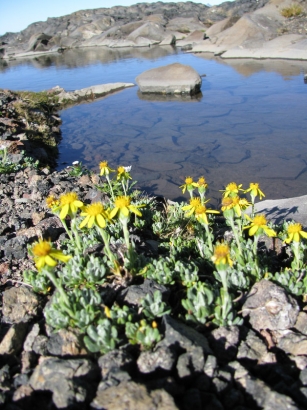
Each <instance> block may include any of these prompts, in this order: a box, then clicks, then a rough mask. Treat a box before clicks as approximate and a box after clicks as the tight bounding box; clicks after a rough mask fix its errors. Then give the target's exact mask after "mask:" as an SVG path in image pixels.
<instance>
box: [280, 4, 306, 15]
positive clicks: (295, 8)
mask: <svg viewBox="0 0 307 410" xmlns="http://www.w3.org/2000/svg"><path fill="white" fill-rule="evenodd" d="M302 12H303V9H302V7H301V6H300V5H299V4H291V6H289V7H285V8H283V9H282V10H281V15H282V16H283V17H286V18H290V17H296V16H299V15H301V14H302Z"/></svg>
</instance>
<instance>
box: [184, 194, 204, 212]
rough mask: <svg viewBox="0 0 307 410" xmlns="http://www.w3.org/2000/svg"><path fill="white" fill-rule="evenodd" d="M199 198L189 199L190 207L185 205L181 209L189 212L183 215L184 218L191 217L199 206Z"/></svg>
mask: <svg viewBox="0 0 307 410" xmlns="http://www.w3.org/2000/svg"><path fill="white" fill-rule="evenodd" d="M200 204H201V203H200V198H191V199H190V205H186V206H183V207H182V210H183V211H187V210H189V212H187V213H186V214H185V216H191V215H192V214H194V213H195V209H196V208H197V207H198V206H199V205H200Z"/></svg>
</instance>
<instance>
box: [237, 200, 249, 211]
mask: <svg viewBox="0 0 307 410" xmlns="http://www.w3.org/2000/svg"><path fill="white" fill-rule="evenodd" d="M239 205H240V208H241V209H242V211H245V209H247V208H248V207H249V206H250V205H251V203H250V202H248V200H247V199H246V198H240V199H239Z"/></svg>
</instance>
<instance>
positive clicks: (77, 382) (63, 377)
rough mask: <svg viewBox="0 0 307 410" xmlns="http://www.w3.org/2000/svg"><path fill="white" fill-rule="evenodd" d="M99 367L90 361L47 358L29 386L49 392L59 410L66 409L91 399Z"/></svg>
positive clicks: (34, 373)
mask: <svg viewBox="0 0 307 410" xmlns="http://www.w3.org/2000/svg"><path fill="white" fill-rule="evenodd" d="M96 376H97V367H96V366H95V365H94V364H93V363H92V362H91V361H90V360H88V359H75V360H73V359H70V360H62V359H58V358H46V359H44V360H43V361H41V363H40V364H39V365H38V366H37V367H36V368H35V370H34V372H33V374H32V376H31V378H30V381H29V384H30V386H31V387H32V389H33V390H48V391H51V392H52V394H53V396H52V397H53V402H54V404H55V405H56V407H57V408H60V409H61V408H66V407H68V406H70V405H74V404H76V403H79V404H80V403H84V402H86V401H88V400H90V399H91V396H92V395H93V388H92V387H91V382H93V380H95V379H96Z"/></svg>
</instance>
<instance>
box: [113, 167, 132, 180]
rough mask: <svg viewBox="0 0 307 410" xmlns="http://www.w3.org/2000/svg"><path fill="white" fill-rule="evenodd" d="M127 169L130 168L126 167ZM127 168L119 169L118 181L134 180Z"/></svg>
mask: <svg viewBox="0 0 307 410" xmlns="http://www.w3.org/2000/svg"><path fill="white" fill-rule="evenodd" d="M126 168H128V167H126ZM126 168H125V167H122V166H120V167H118V168H117V178H116V179H117V180H118V181H119V180H121V179H125V180H128V179H132V177H131V175H130V174H129V172H128V171H127V169H126ZM130 168H131V167H129V168H128V169H130Z"/></svg>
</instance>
